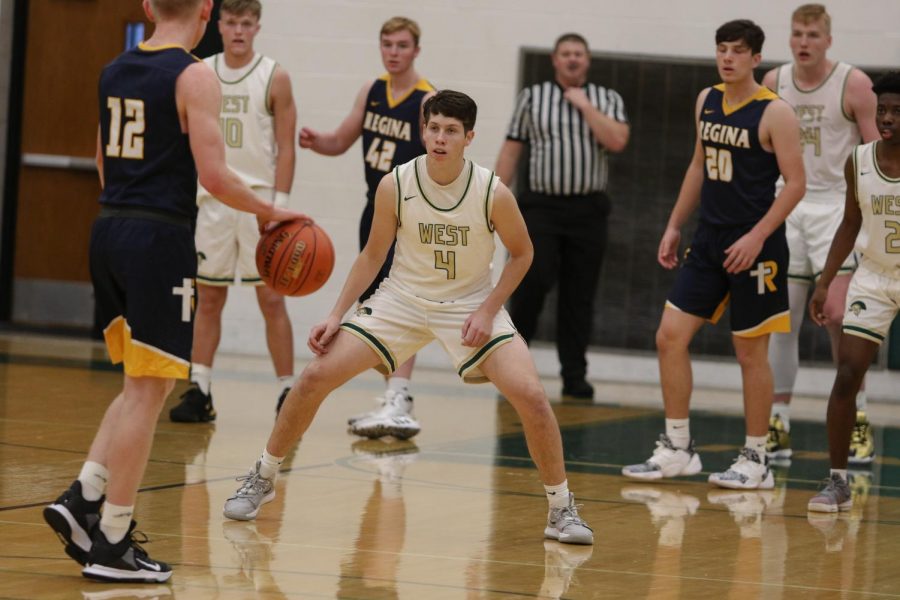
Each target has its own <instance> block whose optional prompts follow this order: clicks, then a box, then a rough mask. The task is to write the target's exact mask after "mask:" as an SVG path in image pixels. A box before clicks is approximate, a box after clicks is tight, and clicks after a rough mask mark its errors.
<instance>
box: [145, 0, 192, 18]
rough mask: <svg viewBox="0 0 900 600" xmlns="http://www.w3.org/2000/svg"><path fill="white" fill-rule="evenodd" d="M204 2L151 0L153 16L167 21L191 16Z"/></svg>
mask: <svg viewBox="0 0 900 600" xmlns="http://www.w3.org/2000/svg"><path fill="white" fill-rule="evenodd" d="M202 2H203V0H150V8H151V9H153V14H154V15H156V16H159V17H163V18H166V19H178V18H181V17H186V16H188V15H190V14H191V13H192V12H193V11H195V10H197V9H198V8H199V7H200V4H201V3H202Z"/></svg>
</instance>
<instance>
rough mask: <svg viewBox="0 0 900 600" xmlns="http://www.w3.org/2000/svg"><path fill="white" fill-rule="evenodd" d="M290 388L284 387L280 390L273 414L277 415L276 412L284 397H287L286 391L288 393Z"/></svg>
mask: <svg viewBox="0 0 900 600" xmlns="http://www.w3.org/2000/svg"><path fill="white" fill-rule="evenodd" d="M290 391H291V388H289V387H286V388H284V389H283V390H282V391H281V395H280V396H278V404H276V405H275V416H276V417H277V416H278V413H280V412H281V405H282V404H284V400H285V398H287V395H288V393H290Z"/></svg>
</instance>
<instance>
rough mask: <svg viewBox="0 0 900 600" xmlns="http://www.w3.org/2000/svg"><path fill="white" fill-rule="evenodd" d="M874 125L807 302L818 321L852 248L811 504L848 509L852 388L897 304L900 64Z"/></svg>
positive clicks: (882, 83)
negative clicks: (819, 478) (821, 464)
mask: <svg viewBox="0 0 900 600" xmlns="http://www.w3.org/2000/svg"><path fill="white" fill-rule="evenodd" d="M872 89H873V91H874V93H875V94H876V95H877V108H876V112H875V126H876V130H877V131H878V133H879V136H880V138H881V139H880V140H878V141H875V142H869V143H868V144H864V145H862V146H857V147H856V148H855V149H854V150H853V153H852V154H851V155H850V157H849V158H848V159H847V162H846V165H845V167H844V174H845V177H846V181H847V200H846V203H845V204H844V216H843V218H842V220H841V224H840V226H839V227H838V229H837V233H835V236H834V241H833V242H832V243H831V249H830V250H829V251H828V259H827V260H826V261H825V268H824V270H823V271H822V276H821V277H820V278H819V281H818V283H817V284H816V288H815V290H814V291H813V295H812V298H811V299H810V301H809V314H810V316H811V317H812V319H813V321H815V322H816V323H817V324H818V325H826V324H827V323H828V315H827V312H826V309H825V305H826V303H827V302H828V298H829V296H830V294H831V291H830V290H829V287H830V286H831V285H832V282H833V281H835V278H836V277H837V276H838V273H839V272H840V268H841V265H842V264H844V261H845V259H846V258H847V256H848V255H849V254H850V252H851V250H853V248H854V244H855V247H856V251H857V253H858V254H859V256H860V262H859V267H858V268H857V270H856V272H855V273H854V274H853V278H852V280H851V282H850V288H849V290H848V291H847V306H848V307H849V310H848V311H847V314H846V315H845V316H844V324H843V331H842V333H841V339H840V343H839V344H838V369H837V376H836V377H835V379H834V386H833V387H832V388H831V397H830V398H829V399H828V453H829V455H830V458H831V473H830V474H829V479H828V484H827V485H826V487H825V489H823V490H822V491H821V492H819V493H818V494H817V495H816V496H815V497H813V498H812V499H811V500H810V501H809V510H811V511H817V512H838V511H848V510H850V509H851V508H852V507H853V499H852V496H851V493H850V487H849V486H848V484H847V463H848V457H849V455H850V439H851V436H852V433H853V429H854V423H855V422H856V414H857V412H856V411H857V407H856V398H857V396H856V394H857V392H858V391H859V386H860V385H861V384H862V381H863V377H865V374H866V371H867V370H868V369H869V365H870V364H872V359H873V358H875V353H876V352H877V351H878V346H879V345H881V342H883V341H884V338H885V336H886V335H887V333H888V330H889V329H890V327H891V322H892V321H893V320H894V317H896V316H897V312H898V308H897V307H898V306H900V258H898V257H900V71H893V72H891V73H888V74H887V75H885V76H884V77H882V78H881V79H879V80H878V83H876V84H875V85H874V87H873V88H872Z"/></svg>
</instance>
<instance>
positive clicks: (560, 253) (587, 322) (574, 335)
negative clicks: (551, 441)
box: [510, 192, 610, 384]
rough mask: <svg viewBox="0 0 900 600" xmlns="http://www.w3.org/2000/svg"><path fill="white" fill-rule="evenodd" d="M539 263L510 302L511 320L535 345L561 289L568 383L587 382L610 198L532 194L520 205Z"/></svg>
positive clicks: (560, 326) (559, 322)
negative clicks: (552, 296) (551, 295)
mask: <svg viewBox="0 0 900 600" xmlns="http://www.w3.org/2000/svg"><path fill="white" fill-rule="evenodd" d="M520 208H521V210H522V215H523V216H524V217H525V224H526V225H527V226H528V234H529V235H530V236H531V242H532V244H534V261H533V262H532V264H531V268H530V269H529V270H528V273H527V274H526V275H525V278H524V279H523V280H522V283H521V284H519V287H518V289H516V291H515V292H514V293H513V295H512V298H511V299H510V316H512V319H513V322H514V323H515V325H516V328H517V329H518V330H519V333H521V334H522V336H523V337H524V338H525V341H527V342H530V341H531V339H532V337H533V336H534V332H535V330H536V329H537V321H538V316H539V315H540V313H541V309H542V308H543V306H544V298H545V297H546V295H547V292H549V291H550V289H551V288H552V287H553V285H554V284H558V286H559V294H558V298H559V300H558V306H557V315H556V349H557V352H558V353H559V362H560V364H561V365H562V369H561V371H560V375H562V378H563V382H564V384H565V383H566V382H576V381H579V380H581V379H584V377H585V374H586V373H587V359H586V358H585V353H586V352H587V346H588V341H589V339H590V335H591V328H592V324H593V317H594V314H593V304H594V295H595V293H596V291H597V281H598V279H599V278H600V265H601V264H602V262H603V252H604V250H605V248H606V238H607V216H608V215H609V210H610V202H609V197H608V196H607V195H606V194H604V193H602V192H600V193H595V194H588V195H585V196H548V195H545V194H536V193H528V194H526V195H525V196H524V198H523V200H522V201H521V202H520Z"/></svg>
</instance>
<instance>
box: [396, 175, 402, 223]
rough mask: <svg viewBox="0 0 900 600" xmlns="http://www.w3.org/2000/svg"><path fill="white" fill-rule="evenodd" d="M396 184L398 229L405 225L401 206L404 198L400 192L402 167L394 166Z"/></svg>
mask: <svg viewBox="0 0 900 600" xmlns="http://www.w3.org/2000/svg"><path fill="white" fill-rule="evenodd" d="M394 184H395V186H396V188H397V229H400V228H401V227H403V219H402V218H401V217H400V206H401V205H402V204H401V203H402V200H403V199H402V198H401V195H402V193H401V192H400V167H394Z"/></svg>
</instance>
